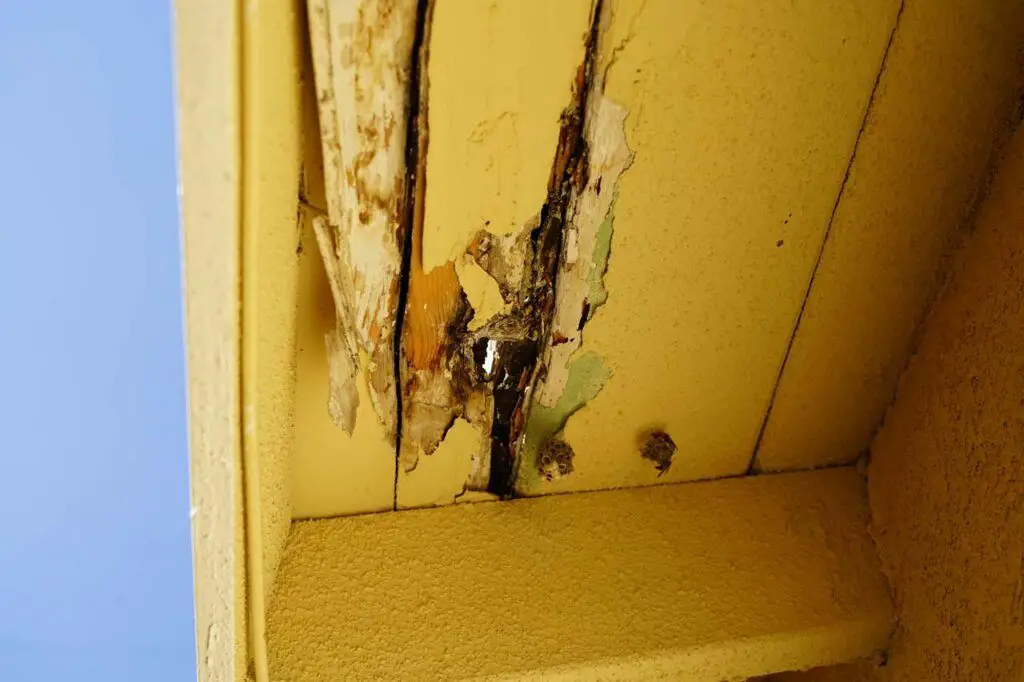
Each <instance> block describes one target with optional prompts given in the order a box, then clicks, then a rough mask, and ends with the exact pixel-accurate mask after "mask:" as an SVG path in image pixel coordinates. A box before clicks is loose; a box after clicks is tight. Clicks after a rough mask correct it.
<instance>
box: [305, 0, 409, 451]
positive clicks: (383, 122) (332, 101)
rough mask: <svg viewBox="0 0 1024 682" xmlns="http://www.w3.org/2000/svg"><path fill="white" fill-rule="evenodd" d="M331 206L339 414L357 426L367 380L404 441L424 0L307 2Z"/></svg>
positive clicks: (324, 227) (334, 379)
mask: <svg viewBox="0 0 1024 682" xmlns="http://www.w3.org/2000/svg"><path fill="white" fill-rule="evenodd" d="M308 6H309V33H310V43H311V48H312V55H313V63H314V80H315V85H316V94H317V102H318V107H317V108H318V111H319V119H320V134H321V145H322V148H323V156H324V177H325V184H326V187H325V190H326V196H327V207H328V212H327V213H328V215H327V217H326V219H325V218H320V219H318V220H317V221H316V222H315V227H316V234H317V241H318V244H319V246H320V252H321V256H322V258H323V260H324V265H325V269H326V271H327V273H328V278H329V279H330V280H331V293H332V297H333V299H334V304H335V311H336V315H337V326H336V329H335V331H334V332H332V334H330V335H329V338H328V339H327V345H328V353H329V372H330V386H331V394H330V399H329V411H330V413H331V416H332V418H333V420H334V421H335V423H336V424H337V425H339V426H340V427H342V428H344V429H345V430H346V431H347V432H349V433H350V434H351V433H352V430H353V428H354V424H355V415H356V408H357V407H358V402H359V399H358V392H357V382H358V381H361V380H365V381H366V382H367V387H368V389H369V390H368V394H369V396H370V399H371V402H372V403H373V408H374V412H375V413H376V415H377V418H378V420H379V421H380V424H381V426H382V428H383V430H384V433H385V434H386V436H387V438H388V439H389V441H395V442H397V431H398V409H397V390H396V386H395V373H394V354H395V346H396V345H397V340H396V336H397V320H398V314H397V313H398V304H399V297H400V287H401V280H402V276H403V275H402V253H403V249H404V248H405V241H406V239H405V235H404V233H403V230H404V228H405V225H406V223H405V221H404V220H402V218H403V215H404V205H405V202H404V198H405V195H406V188H405V183H406V175H407V173H406V166H405V149H406V146H407V145H406V137H407V131H406V125H407V122H408V113H407V112H408V109H409V103H408V98H409V96H410V93H409V92H408V89H407V83H408V81H409V69H410V66H411V65H412V64H413V61H414V60H413V51H414V42H415V35H416V31H417V18H418V7H417V2H416V0H308Z"/></svg>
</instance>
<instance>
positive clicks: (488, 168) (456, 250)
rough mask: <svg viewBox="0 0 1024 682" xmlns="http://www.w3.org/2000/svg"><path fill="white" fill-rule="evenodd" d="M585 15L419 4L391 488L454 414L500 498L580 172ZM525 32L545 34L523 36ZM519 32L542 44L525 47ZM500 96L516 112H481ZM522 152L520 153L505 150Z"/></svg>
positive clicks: (586, 11)
mask: <svg viewBox="0 0 1024 682" xmlns="http://www.w3.org/2000/svg"><path fill="white" fill-rule="evenodd" d="M482 8H483V9H485V10H486V11H484V12H483V13H481V11H482ZM495 12H496V13H497V14H495ZM591 16H592V14H591V6H590V2H589V0H586V1H577V0H574V1H573V2H566V3H558V4H556V5H552V6H549V5H548V4H547V3H543V2H540V0H530V2H525V3H503V4H497V5H493V6H491V7H486V6H484V5H483V4H481V3H476V2H451V3H441V4H439V5H438V6H437V7H436V8H434V9H433V13H432V20H431V21H430V26H429V38H428V39H426V40H425V42H424V45H425V46H429V50H425V52H424V55H423V57H422V59H423V62H422V63H421V67H420V68H421V69H422V71H423V72H424V73H426V74H427V78H425V79H424V80H425V81H426V82H427V84H425V86H424V87H426V91H427V93H428V95H427V97H425V98H424V101H423V102H422V103H421V108H420V112H419V117H420V122H421V124H424V123H425V124H426V125H422V127H420V132H419V134H420V135H421V136H422V140H423V142H422V145H421V155H420V156H419V157H418V160H417V163H418V164H422V165H421V169H422V172H417V174H416V175H417V182H420V181H421V180H422V185H423V186H424V187H425V195H421V194H418V195H417V197H416V200H417V202H419V203H418V204H417V208H416V209H415V210H414V213H415V215H416V217H417V222H416V223H415V224H414V227H413V230H412V239H413V242H412V257H411V263H410V270H409V287H408V292H409V293H408V303H407V305H406V308H405V315H406V321H405V329H406V331H405V333H404V334H403V370H402V386H403V392H402V393H403V405H404V407H403V428H402V443H401V445H400V451H401V463H402V466H401V467H400V469H401V471H400V473H399V477H400V482H399V491H401V489H402V483H401V477H402V476H408V475H414V474H415V470H416V468H417V467H418V460H419V459H420V456H421V454H425V455H428V456H432V453H435V452H437V451H440V448H442V447H443V446H444V444H445V442H446V441H447V437H448V436H447V434H449V433H450V432H449V427H450V426H451V425H452V424H453V422H455V420H457V419H463V420H465V421H466V422H467V423H469V424H471V425H473V426H474V427H475V428H477V429H478V430H479V431H480V433H481V434H486V436H485V437H484V438H483V439H482V441H481V443H480V446H479V447H477V448H474V449H473V450H472V452H471V454H470V459H471V461H472V462H473V463H474V464H473V471H474V472H475V473H474V474H473V475H471V476H470V477H469V480H468V481H467V488H468V489H470V490H472V489H480V488H481V487H483V488H486V489H487V490H488V491H490V492H492V493H496V494H499V495H502V496H504V495H507V494H509V493H510V492H511V486H512V482H513V478H514V476H515V467H516V461H517V454H518V448H519V444H518V443H519V438H520V435H521V433H522V430H523V428H524V426H525V410H526V406H527V404H528V401H529V399H530V394H531V392H532V391H531V389H532V386H533V384H534V381H535V376H536V367H537V360H538V358H539V351H540V349H541V348H542V346H543V338H544V337H545V336H546V335H547V333H548V326H549V320H550V311H551V309H552V308H553V305H554V300H553V299H554V290H553V285H552V282H553V280H554V277H555V272H556V269H557V261H558V258H559V253H560V250H561V239H562V229H563V225H564V222H565V217H566V213H565V212H566V208H567V206H568V198H569V197H570V196H571V195H572V192H571V188H572V186H574V183H575V182H577V181H578V178H579V177H580V173H581V172H585V170H586V169H585V168H584V167H582V166H581V164H580V161H579V160H580V159H581V158H582V154H583V153H584V149H583V148H582V146H581V144H580V141H581V140H582V136H581V131H582V119H583V116H584V107H585V102H586V96H587V92H588V90H589V88H588V84H589V78H590V73H591V67H590V61H589V59H588V57H587V55H588V54H589V53H588V50H587V49H586V46H585V42H584V39H585V38H587V36H588V35H589V34H588V31H587V25H588V22H589V21H590V19H591ZM499 19H500V21H499ZM476 25H479V26H480V27H481V30H480V31H475V30H473V28H474V26H476ZM537 26H543V29H542V32H544V33H547V34H550V36H548V37H549V38H550V40H538V39H537V37H536V36H535V35H534V34H535V33H536V30H537ZM452 31H457V33H458V36H459V38H458V39H457V38H456V37H455V36H453V35H452ZM495 31H498V32H499V33H502V35H501V36H499V37H495V36H493V35H491V34H493V33H494V32H495ZM506 33H507V35H505V34H506ZM527 35H531V36H533V37H532V38H531V40H533V41H535V42H536V44H537V45H540V46H543V49H537V50H532V51H529V52H524V51H523V50H522V48H521V46H522V43H523V41H524V40H525V37H526V36H527ZM587 39H588V40H589V38H587ZM428 52H429V59H428V56H427V53H428ZM467 52H469V53H473V54H478V55H479V56H478V58H474V59H467V58H466V54H467ZM460 73H461V74H463V76H462V77H453V76H455V75H457V74H460ZM517 82H522V83H523V84H524V85H523V87H514V84H515V83H517ZM474 83H475V84H476V85H473V86H472V87H470V86H469V85H467V84H474ZM527 83H528V84H529V87H528V88H527V87H525V86H526V84H527ZM477 86H479V87H477ZM527 91H528V92H529V93H530V96H529V97H523V93H524V92H527ZM467 92H472V93H473V96H472V97H471V98H469V99H471V100H472V102H467V101H466V99H467V98H466V93H467ZM488 93H492V94H488ZM510 95H511V96H514V97H513V100H512V101H511V104H514V107H512V108H510V107H509V106H505V104H500V105H499V106H498V110H495V111H492V112H491V110H490V109H487V107H492V106H494V103H495V102H499V103H501V102H505V103H508V102H506V100H508V97H509V96H510ZM567 104H568V106H567ZM480 107H483V108H482V109H481V108H480ZM488 112H491V113H488ZM524 122H527V123H529V125H528V126H527V125H525V124H524ZM428 130H429V133H428V132H427V131H428ZM428 140H429V145H428V142H427V141H428ZM527 143H528V144H529V145H532V147H530V151H529V153H525V154H523V155H520V154H517V153H514V150H513V149H512V148H511V147H510V146H509V145H513V146H516V147H517V148H519V147H521V146H522V145H524V144H527ZM467 149H468V151H467ZM552 157H553V161H552ZM538 164H539V165H538ZM424 176H425V177H424ZM427 178H429V182H426V179H427ZM531 188H533V189H531ZM445 197H450V198H449V199H448V200H446V199H445ZM495 202H496V203H495ZM495 206H498V208H496V207H495ZM524 207H525V208H524ZM510 216H511V217H510ZM481 472H486V475H482V474H481ZM446 494H447V493H446ZM400 495H401V492H400ZM399 503H400V504H403V502H402V501H401V500H400V502H399Z"/></svg>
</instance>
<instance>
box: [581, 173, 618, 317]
mask: <svg viewBox="0 0 1024 682" xmlns="http://www.w3.org/2000/svg"><path fill="white" fill-rule="evenodd" d="M618 198H619V189H618V187H616V188H615V193H614V194H613V195H612V201H611V204H609V205H608V212H607V213H606V214H605V216H604V221H602V223H601V226H600V227H598V228H597V235H595V237H594V254H593V258H592V259H591V263H592V267H591V268H590V273H589V274H588V275H587V287H588V291H587V301H588V302H589V303H590V314H589V315H588V316H587V319H588V320H589V319H590V318H591V317H593V316H594V309H595V308H597V307H598V306H600V305H602V304H603V303H604V302H605V301H607V300H608V290H607V289H605V288H604V275H605V273H606V272H608V258H609V257H610V256H611V253H612V224H613V223H614V222H615V221H614V216H615V201H616V200H617V199H618Z"/></svg>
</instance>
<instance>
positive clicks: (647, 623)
mask: <svg viewBox="0 0 1024 682" xmlns="http://www.w3.org/2000/svg"><path fill="white" fill-rule="evenodd" d="M866 522H867V506H866V499H865V497H864V490H863V479H862V478H861V477H860V476H859V475H858V474H857V473H856V472H855V471H853V470H851V469H836V470H830V471H822V472H813V473H810V474H807V473H800V474H785V475H777V476H760V477H753V478H744V479H731V480H723V481H714V482H708V483H700V484H693V485H682V486H658V487H650V488H639V489H630V490H618V491H610V492H602V493H588V494H577V495H568V496H549V497H543V498H533V499H526V500H518V501H514V502H506V503H480V504H471V505H455V506H449V507H443V508H437V509H428V510H414V511H407V512H398V513H391V514H381V515H372V516H362V517H349V518H342V519H330V520H315V521H302V522H296V523H295V524H294V525H293V529H292V534H291V537H290V540H289V543H288V546H287V549H286V551H285V557H284V561H283V562H282V565H281V572H280V574H279V577H278V584H277V590H276V592H275V596H274V601H273V604H272V606H271V610H270V615H269V621H268V643H269V652H270V671H271V678H272V679H274V680H277V681H279V682H286V681H289V680H303V681H304V682H318V681H321V680H323V681H326V680H337V679H372V678H376V679H384V678H388V679H442V678H443V679H463V678H469V677H477V676H503V675H508V676H513V677H514V676H525V677H536V676H540V675H542V674H561V675H566V676H570V677H573V676H575V677H581V676H582V677H589V678H594V677H595V676H596V677H599V678H600V677H604V678H605V679H608V678H611V677H614V678H615V679H636V678H648V679H650V678H652V677H659V678H665V679H680V676H682V678H683V679H693V680H715V681H717V680H721V679H730V678H735V677H737V676H740V677H743V676H748V675H750V674H753V673H754V672H758V671H766V670H769V671H770V670H785V669H791V668H795V667H807V666H810V665H816V664H827V663H830V662H838V661H843V660H849V659H851V658H854V657H856V656H859V655H870V653H871V652H872V650H874V649H875V648H876V647H880V646H884V644H885V642H886V641H887V638H888V636H889V632H890V629H891V620H890V618H891V613H890V605H889V600H888V594H887V592H886V588H885V585H884V581H883V580H882V578H881V574H880V573H879V571H878V565H877V561H876V559H875V555H874V549H873V547H872V545H871V542H870V539H869V538H868V536H867V532H866ZM687 675H689V676H687Z"/></svg>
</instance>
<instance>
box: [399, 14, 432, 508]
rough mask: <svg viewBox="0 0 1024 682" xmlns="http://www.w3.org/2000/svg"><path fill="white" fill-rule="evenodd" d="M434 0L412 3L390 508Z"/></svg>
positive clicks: (419, 227)
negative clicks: (413, 17) (413, 22)
mask: <svg viewBox="0 0 1024 682" xmlns="http://www.w3.org/2000/svg"><path fill="white" fill-rule="evenodd" d="M433 13H434V0H418V1H417V5H416V34H415V38H414V39H413V49H412V52H411V55H410V60H409V61H410V65H409V107H408V111H407V116H408V122H407V125H406V131H407V133H406V144H405V168H406V181H405V196H404V198H403V206H402V209H403V215H402V222H403V228H402V234H403V237H404V239H403V243H402V277H401V281H400V283H399V290H398V309H397V311H396V321H395V338H396V339H397V342H396V343H395V346H394V357H393V363H392V371H393V372H394V379H395V385H396V386H398V387H399V389H398V390H397V391H396V392H395V400H396V410H395V411H396V415H397V416H396V420H397V428H396V436H395V478H394V496H393V505H394V506H393V508H394V509H396V510H397V509H398V474H399V467H400V466H401V461H402V442H403V428H404V425H405V400H404V393H405V390H404V388H403V386H404V383H403V380H402V375H403V367H404V355H403V346H404V339H405V322H406V317H407V315H408V307H409V286H410V273H411V271H412V263H413V252H414V248H415V245H416V243H417V241H418V240H417V237H416V235H417V234H419V235H422V233H423V214H424V208H425V201H424V198H425V196H426V188H427V173H426V162H427V144H428V142H429V139H428V137H427V105H428V103H427V79H426V76H425V73H426V67H427V56H428V55H427V53H428V49H429V45H430V26H431V22H432V20H433Z"/></svg>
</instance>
